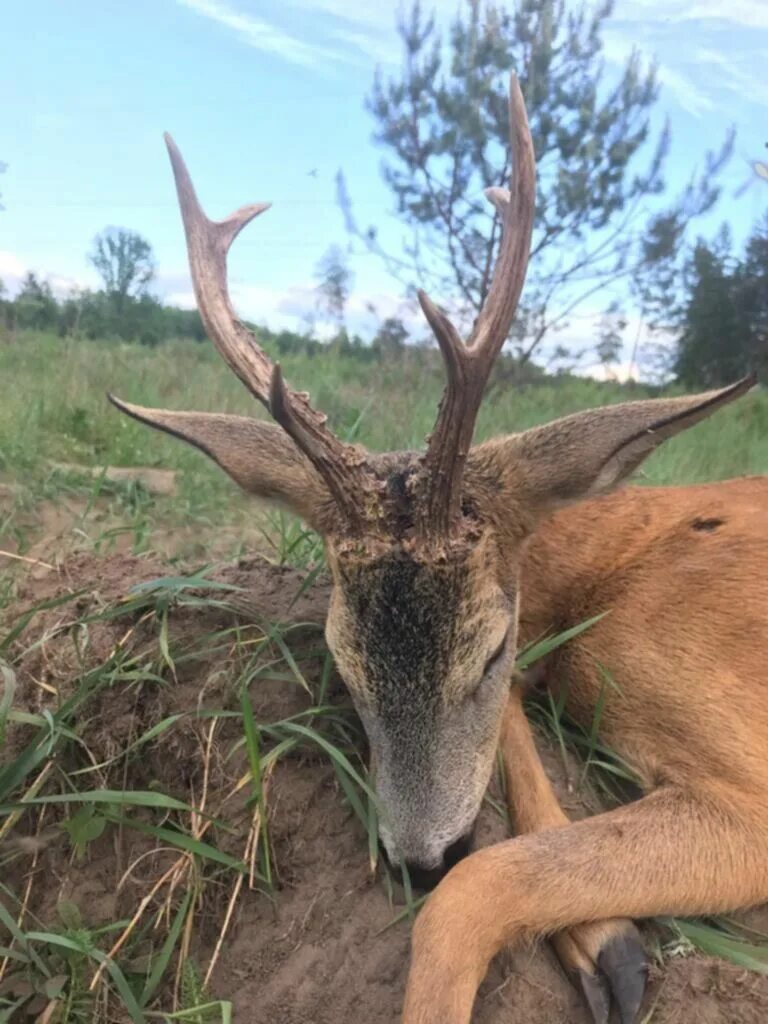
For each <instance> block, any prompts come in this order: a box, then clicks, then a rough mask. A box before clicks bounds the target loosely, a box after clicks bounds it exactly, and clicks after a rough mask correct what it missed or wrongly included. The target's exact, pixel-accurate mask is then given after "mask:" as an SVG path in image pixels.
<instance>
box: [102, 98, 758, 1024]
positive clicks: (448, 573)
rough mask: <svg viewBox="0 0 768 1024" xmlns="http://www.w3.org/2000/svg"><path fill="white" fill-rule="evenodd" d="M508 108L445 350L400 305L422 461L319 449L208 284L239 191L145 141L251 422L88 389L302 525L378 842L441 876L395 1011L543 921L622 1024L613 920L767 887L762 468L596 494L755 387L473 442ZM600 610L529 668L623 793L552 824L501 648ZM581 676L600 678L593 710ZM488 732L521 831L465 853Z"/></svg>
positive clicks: (506, 259)
mask: <svg viewBox="0 0 768 1024" xmlns="http://www.w3.org/2000/svg"><path fill="white" fill-rule="evenodd" d="M510 118H511V132H510V149H511V153H512V164H513V172H514V173H513V176H512V179H511V181H510V188H509V191H506V190H504V189H492V190H490V191H489V199H490V200H491V201H492V202H493V204H494V205H495V207H496V209H497V211H498V214H499V216H500V219H501V222H502V226H503V234H502V242H501V246H500V252H499V258H498V262H497V265H496V268H495V272H494V277H493V283H492V286H491V289H490V292H489V296H488V300H487V302H486V305H485V307H484V309H483V311H482V312H481V314H480V315H479V316H478V319H477V322H476V324H475V326H474V328H473V330H472V333H471V335H470V337H469V339H468V341H467V342H466V344H465V343H464V342H463V341H462V339H461V338H460V336H459V333H458V331H457V329H456V328H455V327H454V326H453V324H451V323H450V321H449V320H448V318H447V317H446V316H445V314H444V313H443V312H442V311H441V310H440V309H439V308H438V307H437V306H436V305H435V304H434V303H433V302H432V301H431V300H430V299H429V298H428V297H427V296H426V295H424V294H423V293H421V294H420V295H419V298H420V301H421V305H422V308H423V310H424V313H425V315H426V317H427V320H428V322H429V324H430V326H431V327H432V329H433V330H434V332H435V336H436V338H437V340H438V343H439V345H440V350H441V352H442V355H443V358H444V361H445V365H446V374H447V380H448V383H447V387H446V391H445V395H444V398H443V401H442V403H441V407H440V410H439V412H438V417H437V423H436V426H435V429H434V431H433V433H432V435H431V437H430V439H429V440H428V443H427V447H426V450H425V451H424V452H392V453H386V454H374V453H370V452H367V451H364V450H363V449H361V448H359V447H357V446H351V445H347V444H344V443H342V442H340V441H339V440H338V439H337V438H335V437H334V435H333V434H332V433H331V431H330V430H329V428H328V426H327V423H326V421H325V417H324V416H323V415H322V414H321V413H319V412H317V411H316V410H314V409H313V408H312V406H311V405H310V403H309V398H308V396H307V395H305V394H302V393H300V392H296V391H292V390H291V389H289V388H288V386H287V385H286V384H285V382H284V381H283V378H282V373H281V371H280V367H279V365H275V364H273V363H272V362H271V361H270V360H269V358H268V357H267V356H266V354H265V353H264V352H263V351H262V350H261V348H260V347H259V346H258V343H257V342H256V339H255V338H254V337H253V335H252V334H251V333H250V332H249V331H248V329H247V328H246V327H245V325H244V324H242V323H241V322H240V321H239V320H238V319H237V317H236V315H235V313H234V311H233V309H232V306H231V302H230V300H229V297H228V293H227V284H226V255H227V251H228V249H229V246H230V245H231V243H232V241H233V240H234V238H235V237H236V236H237V234H238V232H239V231H240V230H241V228H242V227H243V226H244V225H245V224H246V223H248V222H249V221H250V220H252V219H253V218H254V217H255V216H257V215H258V214H260V213H262V212H263V211H264V209H265V207H264V206H263V205H258V206H250V207H244V208H243V209H242V210H239V211H237V212H236V213H234V214H232V216H231V217H228V218H226V219H225V220H224V221H220V222H214V221H210V220H209V219H208V218H207V217H206V215H205V214H204V213H203V210H202V208H201V207H200V204H199V203H198V201H197V197H196V195H195V192H194V188H193V186H192V182H191V178H190V176H189V173H188V171H187V169H186V167H185V165H184V162H183V160H182V158H181V155H180V154H179V151H178V150H177V148H176V147H175V145H174V144H173V143H172V141H171V140H168V147H169V152H170V155H171V161H172V165H173V170H174V176H175V179H176V184H177V191H178V196H179V203H180V206H181V211H182V218H183V221H184V226H185V231H186V236H187V245H188V250H189V256H190V267H191V271H192V278H193V282H194V285H195V292H196V295H197V299H198V305H199V308H200V313H201V316H202V319H203V322H204V324H205V326H206V329H207V331H208V333H209V335H210V337H211V339H212V341H213V342H214V344H215V345H216V347H217V348H218V350H219V351H220V353H221V354H222V356H223V358H224V359H225V360H226V362H227V363H228V365H229V366H230V367H231V368H232V369H233V370H234V372H235V373H236V374H237V375H238V376H239V377H240V379H241V380H242V381H243V382H244V383H245V385H246V386H247V387H248V388H249V390H250V391H251V392H252V393H253V395H254V396H255V397H256V398H257V399H258V400H259V401H261V402H262V403H263V404H264V405H265V406H266V408H267V409H268V410H269V412H270V413H271V415H272V417H273V419H275V421H276V423H277V425H273V424H268V423H264V422H261V421H259V420H252V419H248V418H244V417H235V416H224V415H211V414H202V413H191V412H176V411H171V410H158V409H144V408H141V407H139V406H135V405H131V404H129V403H126V402H123V401H121V400H119V399H116V398H112V401H113V402H114V404H115V405H116V406H117V407H118V408H119V409H121V410H122V411H123V412H125V413H127V414H128V415H130V416H133V417H134V418H136V419H138V420H141V421H142V422H145V423H147V424H149V425H150V426H153V427H156V428H158V429H160V430H163V431H166V432H167V433H170V434H173V435H175V436H177V437H179V438H181V439H183V440H185V441H187V442H189V443H191V444H193V445H195V446H196V447H197V448H199V449H200V450H202V451H203V452H205V453H206V454H207V455H209V456H210V457H211V458H213V459H214V460H215V461H216V462H217V463H218V464H219V465H220V466H221V467H222V469H223V470H224V471H225V472H227V473H228V474H229V475H230V476H231V477H232V478H233V479H234V480H235V481H236V482H237V483H238V484H239V485H240V486H241V487H243V488H244V489H245V490H247V491H249V492H250V493H252V494H255V495H257V496H259V497H261V498H267V499H271V500H276V501H279V502H281V503H282V504H283V505H285V506H287V507H288V508H290V509H292V510H293V511H294V512H296V513H297V514H299V515H301V516H302V517H303V518H304V519H305V520H306V521H307V522H308V523H310V524H311V525H312V526H313V527H314V528H315V529H316V530H317V531H318V532H319V533H320V534H321V535H322V537H323V540H324V544H325V550H326V555H327V560H328V566H329V569H330V572H331V575H332V579H333V590H332V597H331V603H330V608H329V613H328V620H327V625H326V636H327V640H328V644H329V647H330V649H331V651H332V653H333V655H334V658H335V661H336V664H337V666H338V669H339V671H340V673H341V675H342V676H343V678H344V679H345V682H346V683H347V686H348V688H349V691H350V694H351V696H352V698H353V700H354V703H355V706H356V708H357V710H358V712H359V715H360V718H361V720H362V722H363V725H364V727H365V729H366V733H367V735H368V739H369V745H370V751H371V762H372V771H373V775H374V778H375V785H376V791H377V796H378V800H379V810H380V835H381V839H382V843H383V846H384V849H385V851H386V853H387V856H388V858H389V860H390V861H391V862H392V864H393V865H397V864H405V865H407V867H408V870H409V873H410V875H411V879H412V880H413V881H414V882H415V883H416V884H417V885H421V886H424V887H429V886H431V885H434V884H435V883H436V882H438V881H439V880H440V879H441V878H442V881H440V884H439V885H438V886H437V889H436V891H435V892H434V894H433V895H432V896H431V897H430V898H429V900H428V901H427V903H426V905H425V907H424V909H423V911H422V912H421V913H420V915H419V917H418V919H417V922H416V926H415V931H414V946H413V963H412V969H411V974H410V978H409V983H408V990H407V993H406V1000H405V1010H404V1018H403V1020H404V1022H405V1024H465V1022H467V1021H469V1019H470V1015H471V1012H472V1005H473V1001H474V997H475V992H476V989H477V986H478V985H479V983H480V980H481V979H482V976H483V974H484V972H485V969H486V967H487V965H488V962H489V960H490V958H491V957H492V956H493V955H494V954H495V953H496V951H497V950H498V949H499V948H500V947H501V946H502V945H503V944H504V943H506V942H509V941H514V940H518V939H521V938H523V937H530V936H536V935H551V936H552V937H553V942H554V944H555V947H556V949H557V951H558V954H559V956H560V958H561V960H562V962H563V964H564V965H565V966H566V968H567V969H568V970H569V971H571V972H573V974H574V976H575V977H576V978H577V979H578V980H579V981H580V983H581V986H582V988H583V990H584V994H585V996H586V998H587V1000H588V1002H589V1005H590V1008H591V1011H592V1014H593V1017H594V1019H595V1021H596V1022H597V1024H605V1022H606V1021H607V1019H608V1014H609V1011H610V1007H611V1004H612V1003H615V1004H616V1005H617V1006H618V1010H619V1013H620V1016H621V1020H622V1024H631V1022H632V1021H634V1020H635V1019H636V1016H637V1013H638V1009H639V1006H640V1003H641V1000H642V996H643V989H644V978H645V960H644V956H643V951H642V947H641V944H640V941H639V937H638V935H637V932H636V930H635V928H634V925H633V924H632V923H631V922H630V920H629V919H630V918H632V917H644V916H648V915H653V914H658V913H693V912H696V913H707V912H714V911H719V910H725V909H732V908H734V907H738V906H744V905H747V904H750V903H754V902H757V901H761V900H766V899H768V862H767V861H766V858H765V856H764V851H765V844H766V842H768V759H766V757H765V751H766V750H768V689H767V687H768V684H767V683H766V680H765V675H764V673H765V669H764V664H765V662H766V660H768V584H766V580H768V529H766V522H765V508H766V504H767V503H768V480H766V479H764V478H760V479H754V480H739V481H731V482H728V483H722V484H713V485H709V486H704V487H691V488H670V489H666V490H659V489H650V488H647V489H646V488H642V489H641V488H627V489H625V490H617V488H619V487H621V485H622V484H624V483H625V482H626V481H627V479H628V478H629V477H630V476H631V474H632V473H633V472H634V470H635V469H636V468H637V467H638V466H639V465H640V463H641V462H642V460H643V459H644V458H646V457H647V456H648V455H649V454H650V453H651V452H652V451H653V450H654V449H655V448H656V447H657V446H658V445H659V444H660V443H662V442H663V441H664V440H666V439H667V438H668V437H671V436H673V435H675V434H676V433H678V432H680V431H682V430H685V429H687V428H689V427H692V426H694V425H695V424H696V423H698V422H699V421H700V420H701V419H703V418H704V417H706V416H709V415H711V414H712V413H714V412H716V411H717V410H718V409H719V408H721V407H722V406H723V405H725V404H727V403H729V402H731V401H734V400H735V399H737V398H739V397H740V396H741V395H743V394H744V393H745V392H746V391H748V390H749V388H750V387H751V386H752V385H753V384H754V379H753V378H748V379H746V380H743V381H739V382H737V383H735V384H734V385H732V386H731V387H729V388H724V389H722V390H719V391H714V392H710V393H708V394H703V395H694V396H686V397H682V398H670V399H657V400H652V401H642V402H631V403H624V404H623V405H620V406H610V407H607V408H603V409H596V410H591V411H589V412H585V413H579V414H576V415H573V416H569V417H565V418H564V419H561V420H556V421H555V422H553V423H550V424H546V425H544V426H541V427H537V428H534V429H532V430H528V431H525V432H524V433H521V434H517V435H510V436H506V437H500V438H496V439H494V440H491V441H488V442H486V443H484V444H479V445H476V446H474V447H473V446H472V445H471V440H472V434H473V428H474V423H475V418H476V416H477V412H478V409H479V406H480V402H481V399H482V394H483V390H484V387H485V384H486V381H487V379H488V375H489V373H490V370H491V367H492V364H493V360H494V359H495V357H496V356H497V354H498V352H499V351H500V349H501V347H502V346H503V344H504V341H505V339H506V337H507V336H508V334H509V330H510V327H511V324H512V321H513V318H514V313H515V307H516V305H517V301H518V298H519V296H520V292H521V290H522V287H523V281H524V277H525V267H526V262H527V257H528V252H529V248H530V238H531V228H532V223H533V213H534V203H535V194H536V190H535V162H534V156H533V148H532V143H531V138H530V133H529V131H528V125H527V119H526V116H525V108H524V104H523V100H522V95H521V93H520V89H519V86H518V85H517V82H516V80H515V79H514V78H513V80H512V84H511V89H510ZM598 612H607V613H608V614H606V615H605V616H604V617H603V618H602V619H601V620H600V621H599V622H598V623H597V624H596V625H595V626H593V628H591V629H590V630H588V631H587V632H585V633H583V634H582V635H580V636H579V637H578V638H577V639H576V640H575V641H573V642H571V643H570V644H569V645H567V646H566V647H565V648H563V649H562V651H561V652H560V653H558V654H557V655H556V656H555V655H553V656H552V657H551V659H550V661H549V662H546V663H544V665H543V669H542V674H543V681H544V683H545V684H546V685H548V686H550V687H551V688H552V689H553V691H556V692H558V693H559V692H564V694H565V696H566V698H567V703H568V706H569V709H570V710H571V712H572V713H573V714H574V715H575V716H576V717H577V718H579V719H581V720H582V721H583V722H585V723H590V722H591V721H592V719H593V716H594V712H595V708H596V707H597V706H598V702H600V704H601V728H602V731H603V734H604V738H605V740H606V741H607V742H608V743H610V744H611V745H612V746H613V747H614V749H615V750H616V751H617V752H618V753H619V754H620V755H621V756H622V757H624V758H625V759H626V760H627V761H628V762H629V763H630V764H631V765H632V766H633V767H634V768H635V770H636V771H637V773H638V774H639V777H640V779H641V780H642V784H643V787H644V789H645V790H646V793H647V795H646V796H645V797H644V798H643V799H641V800H638V801H637V802H635V803H634V804H632V805H630V806H629V807H626V808H622V809H620V810H618V811H613V812H611V813H610V814H605V815H601V816H598V817H595V818H592V819H589V820H587V821H582V822H579V823H577V824H570V823H569V822H568V821H567V818H566V817H565V815H564V814H563V812H562V810H561V809H560V807H559V806H558V804H557V801H556V799H555V797H554V794H553V793H552V790H551V787H550V786H549V783H548V781H547V778H546V775H545V774H544V771H543V769H542V766H541V764H540V762H539V760H538V756H537V754H536V749H535V746H534V744H533V742H532V739H531V735H530V729H529V727H528V723H527V722H526V720H525V716H524V714H523V711H522V701H521V689H520V684H519V681H517V677H516V676H515V673H514V660H515V654H516V651H517V650H518V647H519V645H520V644H521V643H527V642H529V641H530V640H532V639H534V638H536V637H538V636H541V635H542V634H545V633H552V632H557V631H560V630H562V629H566V628H568V627H570V626H574V625H577V624H578V623H580V622H582V621H583V620H585V619H587V618H588V617H591V616H594V615H596V613H598ZM606 670H607V671H608V672H610V674H611V676H612V677H613V679H615V681H616V684H617V685H616V688H615V689H613V688H612V689H611V691H610V694H609V696H608V698H607V699H605V694H604V684H605V680H604V672H605V671H606ZM603 705H604V706H603ZM499 746H500V748H501V752H502V755H503V757H504V761H505V766H506V773H507V789H508V796H509V803H510V811H511V814H512V818H513V821H514V823H515V826H516V829H517V831H518V832H519V833H523V834H522V835H520V836H519V837H518V838H516V839H514V840H511V841H510V842H508V843H505V844H501V845H499V846H495V847H491V848H490V849H487V850H481V851H479V852H476V853H474V854H471V855H470V856H468V857H465V855H466V853H467V852H468V850H469V848H470V842H471V836H472V830H473V825H474V822H475V819H476V817H477V814H478V811H479V808H480V803H481V800H482V798H483V794H484V791H485V788H486V786H487V783H488V780H489V778H490V774H491V771H492V768H493V764H494V759H495V754H496V751H497V749H498V748H499ZM462 858H464V859H462ZM443 876H445V877H443Z"/></svg>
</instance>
